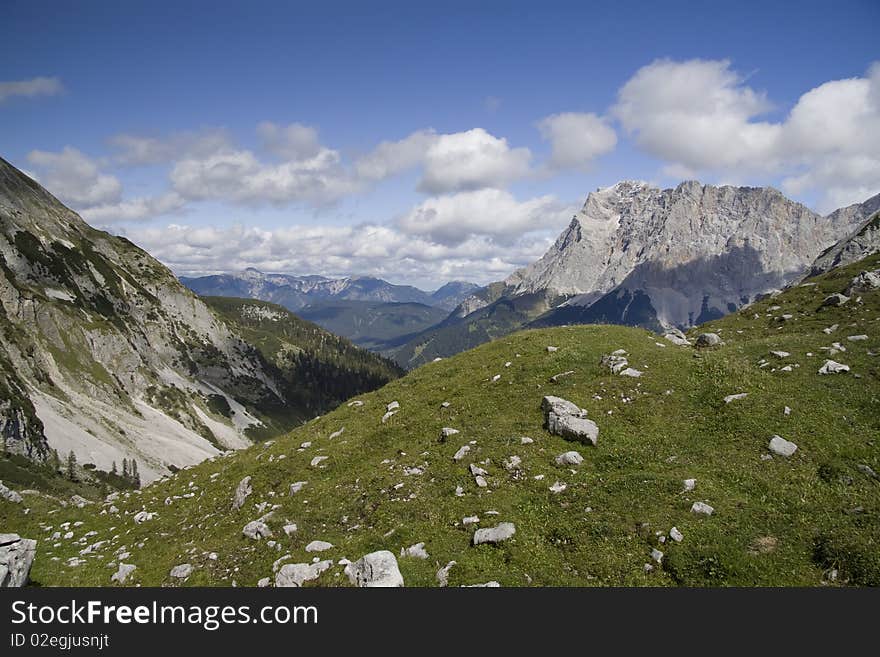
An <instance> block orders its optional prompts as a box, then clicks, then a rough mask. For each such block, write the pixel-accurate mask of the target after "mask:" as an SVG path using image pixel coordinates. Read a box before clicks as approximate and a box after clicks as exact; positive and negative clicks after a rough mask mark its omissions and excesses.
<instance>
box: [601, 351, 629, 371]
mask: <svg viewBox="0 0 880 657" xmlns="http://www.w3.org/2000/svg"><path fill="white" fill-rule="evenodd" d="M624 353H625V352H624ZM599 364H600V365H601V366H602V367H604V368H605V369H607V370H609V371H610V372H611V373H612V374H620V372H622V371H623V370H624V368H626V366H627V365H629V361H628V360H627V359H626V357H625V356H622V355H620V354H605V355H604V356H602V359H601V360H600V361H599Z"/></svg>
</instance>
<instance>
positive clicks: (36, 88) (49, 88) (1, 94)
mask: <svg viewBox="0 0 880 657" xmlns="http://www.w3.org/2000/svg"><path fill="white" fill-rule="evenodd" d="M63 91H64V86H63V85H62V84H61V80H59V79H58V78H46V77H38V78H32V79H30V80H15V81H10V82H0V105H2V104H3V103H4V102H6V101H7V100H9V99H10V98H13V97H15V96H21V97H24V98H35V97H37V96H56V95H58V94H60V93H62V92H63Z"/></svg>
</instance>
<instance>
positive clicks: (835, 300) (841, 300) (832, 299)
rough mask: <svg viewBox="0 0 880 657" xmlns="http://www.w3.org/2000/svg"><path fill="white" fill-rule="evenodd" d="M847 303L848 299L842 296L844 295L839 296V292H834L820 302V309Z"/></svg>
mask: <svg viewBox="0 0 880 657" xmlns="http://www.w3.org/2000/svg"><path fill="white" fill-rule="evenodd" d="M847 301H849V297H847V296H844V295H842V294H840V293H839V292H835V293H834V294H831V295H829V296H827V297H825V299H824V300H823V301H822V307H823V308H825V307H830V308H834V307H837V306H842V305H843V304H845V303H846V302H847Z"/></svg>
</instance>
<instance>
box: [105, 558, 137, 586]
mask: <svg viewBox="0 0 880 657" xmlns="http://www.w3.org/2000/svg"><path fill="white" fill-rule="evenodd" d="M135 570H137V566H135V565H134V564H130V563H121V564H119V567H118V568H117V569H116V572H115V573H113V575H111V576H110V581H111V582H117V583H119V584H125V580H126V579H128V576H129V575H131V574H132V573H133V572H134V571H135Z"/></svg>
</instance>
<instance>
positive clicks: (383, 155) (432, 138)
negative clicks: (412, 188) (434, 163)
mask: <svg viewBox="0 0 880 657" xmlns="http://www.w3.org/2000/svg"><path fill="white" fill-rule="evenodd" d="M437 139H438V137H437V134H436V133H435V132H434V131H433V130H419V131H417V132H413V133H412V134H410V135H409V136H407V137H405V138H403V139H401V140H400V141H383V142H382V143H380V144H379V145H378V146H376V148H374V149H373V150H372V151H371V152H370V153H368V154H367V155H364V156H363V157H361V158H359V159H358V160H357V161H356V162H355V172H356V173H357V176H358V177H359V178H361V179H362V180H369V181H378V180H384V179H385V178H389V177H391V176H394V175H397V174H399V173H402V172H404V171H407V170H409V169H413V168H415V167H417V166H419V165H421V164H422V162H423V161H424V159H425V154H426V153H427V152H428V149H429V148H430V147H431V145H432V144H434V143H435V142H436V141H437Z"/></svg>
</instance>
